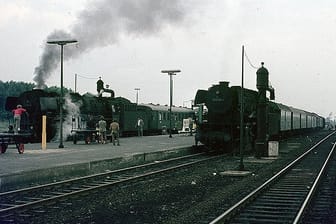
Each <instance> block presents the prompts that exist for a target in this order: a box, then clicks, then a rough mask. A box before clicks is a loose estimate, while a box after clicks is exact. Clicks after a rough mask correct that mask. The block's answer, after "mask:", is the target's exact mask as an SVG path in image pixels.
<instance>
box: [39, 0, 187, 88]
mask: <svg viewBox="0 0 336 224" xmlns="http://www.w3.org/2000/svg"><path fill="white" fill-rule="evenodd" d="M182 2H183V1H179V0H169V1H168V0H100V1H94V2H92V3H91V4H89V5H88V7H87V8H86V9H85V10H83V11H82V12H81V13H80V14H79V16H78V19H77V23H75V24H74V25H73V26H72V28H71V29H70V31H69V32H65V31H63V30H55V31H54V32H52V33H51V34H50V35H48V37H47V40H67V39H76V40H78V42H79V44H78V46H76V47H74V46H67V47H66V50H65V51H64V52H65V53H64V60H68V59H70V58H75V57H77V56H79V55H80V54H82V53H83V52H85V51H89V50H91V49H94V48H97V47H104V46H107V45H111V44H115V43H116V42H117V41H118V40H119V38H120V36H121V35H131V36H134V37H138V36H146V35H152V34H155V33H157V32H158V31H160V30H161V29H162V28H163V27H164V26H166V25H176V24H179V23H181V22H182V21H183V19H184V11H185V10H184V8H185V5H183V3H182ZM59 62H60V47H59V46H55V45H48V44H46V45H45V46H44V50H43V53H42V55H41V58H40V64H39V66H37V67H36V68H35V71H34V74H35V76H34V81H35V82H36V84H37V87H38V88H43V87H44V86H45V83H46V80H47V79H48V78H49V77H50V75H51V73H52V71H53V70H55V69H56V68H57V67H58V64H59Z"/></svg>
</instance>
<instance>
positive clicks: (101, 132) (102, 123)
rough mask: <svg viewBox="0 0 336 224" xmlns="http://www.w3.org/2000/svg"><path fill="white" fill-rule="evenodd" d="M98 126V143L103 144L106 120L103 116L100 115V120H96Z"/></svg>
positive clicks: (104, 141)
mask: <svg viewBox="0 0 336 224" xmlns="http://www.w3.org/2000/svg"><path fill="white" fill-rule="evenodd" d="M98 128H99V137H100V143H101V144H105V143H106V121H105V120H104V116H100V120H99V122H98Z"/></svg>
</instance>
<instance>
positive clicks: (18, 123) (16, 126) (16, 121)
mask: <svg viewBox="0 0 336 224" xmlns="http://www.w3.org/2000/svg"><path fill="white" fill-rule="evenodd" d="M12 112H13V114H14V133H15V134H17V133H18V132H19V131H20V126H21V115H22V114H23V113H26V112H27V110H26V109H24V108H23V107H22V105H20V104H19V105H17V106H16V109H14V110H12Z"/></svg>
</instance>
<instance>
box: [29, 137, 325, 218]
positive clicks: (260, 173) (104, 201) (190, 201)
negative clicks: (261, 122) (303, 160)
mask: <svg viewBox="0 0 336 224" xmlns="http://www.w3.org/2000/svg"><path fill="white" fill-rule="evenodd" d="M325 135H326V132H321V133H319V134H315V135H314V136H313V135H311V136H309V137H308V136H304V137H301V138H292V139H288V140H286V141H282V142H280V156H279V157H278V158H277V159H275V160H267V159H263V160H256V159H254V157H253V156H246V158H245V159H244V161H245V162H244V165H245V169H246V170H248V171H250V172H251V174H250V175H248V176H245V177H229V176H223V175H221V172H223V171H227V170H237V167H238V165H239V159H240V158H239V157H238V156H227V157H225V158H222V159H220V160H218V161H212V162H211V163H203V164H201V165H197V166H193V167H190V168H188V169H183V170H179V171H177V172H175V173H170V174H165V175H162V176H156V177H153V178H147V179H144V180H142V181H141V182H134V183H129V184H128V185H126V186H125V185H120V186H119V187H113V188H111V189H110V190H105V191H103V192H97V193H95V194H90V195H87V196H82V197H80V198H75V199H73V201H72V203H71V205H70V204H69V203H65V204H62V205H60V206H59V207H57V208H50V209H49V208H48V209H47V210H49V211H50V213H51V214H52V215H50V214H49V215H48V217H46V218H45V217H42V216H41V215H37V219H36V220H33V221H32V222H31V223H209V222H210V221H212V220H213V219H214V218H215V217H216V216H218V215H219V214H221V213H222V212H223V211H225V209H227V208H229V207H230V206H231V205H232V204H233V203H235V202H237V201H239V200H240V199H241V198H242V197H244V196H245V195H246V194H248V193H249V192H250V191H252V190H254V189H255V188H256V187H257V186H259V185H260V184H261V183H263V182H264V181H265V180H266V179H267V178H269V177H270V176H272V175H273V174H274V173H276V172H277V171H279V170H280V169H281V168H282V167H283V166H284V165H285V164H288V163H289V162H290V161H292V160H293V159H294V157H295V156H297V155H299V154H300V153H301V152H302V151H304V150H305V149H306V148H308V147H309V146H311V145H312V144H313V143H314V142H317V141H318V140H320V139H321V138H322V136H325ZM291 144H294V145H295V146H294V147H293V146H292V147H288V146H289V145H291ZM60 208H62V209H60Z"/></svg>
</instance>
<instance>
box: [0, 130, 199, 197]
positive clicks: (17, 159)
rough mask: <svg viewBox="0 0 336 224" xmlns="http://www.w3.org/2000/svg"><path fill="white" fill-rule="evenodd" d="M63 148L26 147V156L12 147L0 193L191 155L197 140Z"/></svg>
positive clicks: (150, 139) (0, 158) (1, 172)
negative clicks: (21, 186) (35, 184)
mask: <svg viewBox="0 0 336 224" xmlns="http://www.w3.org/2000/svg"><path fill="white" fill-rule="evenodd" d="M63 145H64V148H59V147H58V146H59V142H50V143H47V147H46V149H45V150H43V149H42V145H41V143H36V144H25V146H24V147H25V150H24V153H23V154H19V153H18V151H17V149H16V146H15V145H9V146H8V149H7V151H6V153H3V154H0V164H1V166H0V191H5V190H9V189H13V185H15V186H20V185H27V183H30V184H31V185H33V184H34V183H47V182H50V181H58V180H62V178H64V177H65V176H67V177H76V176H81V175H90V174H94V173H98V172H104V171H108V170H112V169H117V168H122V167H126V166H130V165H137V164H141V163H144V162H151V161H155V160H159V159H163V158H171V157H173V156H176V155H177V154H178V155H183V154H189V153H190V151H191V150H192V146H193V145H194V136H187V135H181V134H179V135H173V137H172V138H169V136H168V135H159V136H144V137H129V138H120V146H117V145H113V144H112V143H110V142H108V143H107V144H99V143H95V142H94V143H91V144H85V142H84V141H78V142H77V144H73V142H72V141H66V142H64V143H63ZM15 186H14V188H15Z"/></svg>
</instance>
